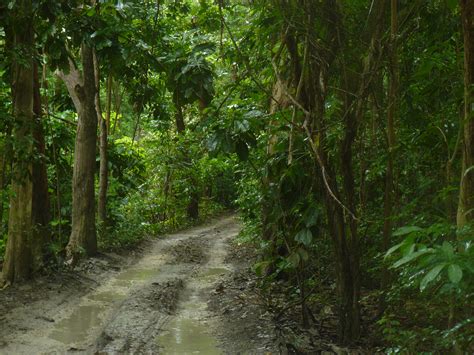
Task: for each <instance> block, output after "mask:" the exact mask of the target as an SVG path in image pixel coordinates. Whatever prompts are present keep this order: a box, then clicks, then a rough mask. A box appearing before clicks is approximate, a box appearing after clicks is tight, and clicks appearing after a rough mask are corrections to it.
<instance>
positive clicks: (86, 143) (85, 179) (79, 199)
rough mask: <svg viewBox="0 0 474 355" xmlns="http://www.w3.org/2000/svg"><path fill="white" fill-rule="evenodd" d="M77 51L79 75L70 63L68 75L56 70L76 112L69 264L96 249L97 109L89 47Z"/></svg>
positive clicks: (91, 56)
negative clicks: (64, 84)
mask: <svg viewBox="0 0 474 355" xmlns="http://www.w3.org/2000/svg"><path fill="white" fill-rule="evenodd" d="M81 54H82V67H83V73H84V75H83V78H82V77H81V75H80V72H79V71H78V70H77V68H74V67H73V66H72V65H71V69H70V72H69V74H67V75H64V74H63V73H59V75H60V76H61V77H62V78H63V80H64V82H65V83H66V86H67V88H68V91H69V94H70V95H71V97H72V99H73V101H74V104H75V105H76V109H77V112H78V124H77V133H76V143H75V149H74V169H73V182H72V226H71V229H72V230H71V236H70V239H69V243H68V245H67V247H66V254H67V259H68V262H69V263H71V264H75V263H76V262H77V260H78V258H79V257H80V256H81V254H83V253H84V252H85V253H86V254H87V255H93V254H95V253H96V252H97V236H96V229H95V196H94V175H95V174H94V173H95V155H96V143H97V111H96V106H95V97H96V96H95V95H96V84H95V76H94V59H93V50H92V48H91V47H89V46H87V45H86V44H84V43H83V44H82V48H81Z"/></svg>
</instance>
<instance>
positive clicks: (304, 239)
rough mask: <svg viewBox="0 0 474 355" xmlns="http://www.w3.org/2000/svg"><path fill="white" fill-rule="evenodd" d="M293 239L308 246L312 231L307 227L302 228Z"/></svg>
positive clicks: (311, 239)
mask: <svg viewBox="0 0 474 355" xmlns="http://www.w3.org/2000/svg"><path fill="white" fill-rule="evenodd" d="M295 240H296V241H297V242H300V243H301V244H304V245H306V246H309V245H310V244H311V242H312V241H313V233H311V230H309V229H308V228H304V229H302V230H300V231H299V232H298V233H297V234H296V235H295Z"/></svg>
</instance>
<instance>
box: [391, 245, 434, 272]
mask: <svg viewBox="0 0 474 355" xmlns="http://www.w3.org/2000/svg"><path fill="white" fill-rule="evenodd" d="M432 251H433V250H432V249H423V250H418V251H415V252H413V253H411V254H408V255H407V256H404V257H403V258H401V259H400V260H398V261H397V262H396V263H394V264H393V265H392V267H393V268H397V267H400V266H402V265H405V264H406V263H409V262H410V261H413V260H415V259H416V258H418V257H420V256H421V255H424V254H427V253H431V252H432Z"/></svg>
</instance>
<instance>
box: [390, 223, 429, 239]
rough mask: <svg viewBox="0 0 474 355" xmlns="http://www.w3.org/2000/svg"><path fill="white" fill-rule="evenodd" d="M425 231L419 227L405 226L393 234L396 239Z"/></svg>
mask: <svg viewBox="0 0 474 355" xmlns="http://www.w3.org/2000/svg"><path fill="white" fill-rule="evenodd" d="M422 230H423V229H422V228H420V227H417V226H405V227H400V228H398V229H397V230H396V231H395V232H393V236H394V237H399V236H401V235H407V234H411V233H413V232H420V231H422Z"/></svg>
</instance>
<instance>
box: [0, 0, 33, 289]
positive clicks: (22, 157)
mask: <svg viewBox="0 0 474 355" xmlns="http://www.w3.org/2000/svg"><path fill="white" fill-rule="evenodd" d="M17 7H18V12H17V14H18V15H17V18H16V20H17V21H18V22H17V25H16V26H15V28H14V29H13V31H14V46H15V47H22V48H23V49H24V50H26V54H24V55H23V57H22V61H21V63H18V62H16V63H14V64H13V78H14V79H13V87H12V93H13V115H14V117H15V121H16V123H15V126H14V128H13V135H14V139H15V147H16V148H17V149H16V151H15V154H14V163H13V171H12V185H11V186H12V192H13V193H12V196H11V198H10V215H9V219H8V222H9V223H8V241H7V247H6V253H5V263H4V267H3V275H2V278H3V280H4V281H6V282H10V283H12V282H16V281H21V280H24V279H27V278H29V277H30V276H31V275H32V272H33V270H34V269H35V268H36V262H37V260H36V258H35V257H34V255H33V250H36V247H35V245H36V243H37V242H38V241H37V240H33V239H32V235H33V233H32V201H33V182H32V169H33V164H32V160H31V154H32V152H33V144H32V141H33V139H32V138H33V127H34V115H33V50H34V32H33V24H32V21H31V18H32V4H31V0H22V1H19V2H18V3H17Z"/></svg>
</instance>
